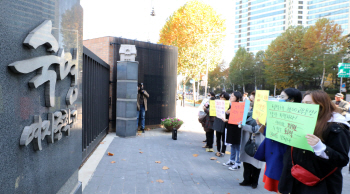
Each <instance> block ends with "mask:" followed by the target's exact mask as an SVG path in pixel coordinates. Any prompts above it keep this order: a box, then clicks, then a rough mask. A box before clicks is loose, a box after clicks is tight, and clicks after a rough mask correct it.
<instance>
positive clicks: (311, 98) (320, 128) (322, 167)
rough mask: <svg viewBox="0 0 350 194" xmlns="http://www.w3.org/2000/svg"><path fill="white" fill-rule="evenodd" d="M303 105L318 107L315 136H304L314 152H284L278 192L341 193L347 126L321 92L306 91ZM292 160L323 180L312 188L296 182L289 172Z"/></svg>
mask: <svg viewBox="0 0 350 194" xmlns="http://www.w3.org/2000/svg"><path fill="white" fill-rule="evenodd" d="M303 103H307V104H319V105H320V110H319V113H318V119H317V123H316V128H315V131H314V134H308V135H307V136H306V138H307V141H308V144H309V145H310V146H311V147H312V148H313V150H314V152H311V151H307V150H302V149H298V148H293V147H292V148H290V149H288V150H287V151H286V153H285V155H284V158H283V163H284V166H283V170H282V175H281V178H280V182H279V185H278V190H279V192H280V193H282V194H310V193H315V194H316V193H322V194H341V193H342V186H343V185H342V184H343V177H342V173H341V170H342V168H343V167H344V166H346V165H347V163H348V162H349V157H348V153H349V148H350V132H349V127H350V125H349V124H348V123H347V122H346V120H345V118H344V117H343V116H342V115H341V114H340V110H338V109H337V108H336V107H335V105H334V104H333V103H332V102H331V99H330V98H329V96H328V94H327V93H325V92H323V91H312V92H307V93H306V94H305V95H304V99H303ZM292 161H293V162H294V165H296V164H298V165H300V166H301V167H303V168H305V169H306V170H307V171H309V172H310V173H312V174H313V175H315V176H317V177H318V178H320V179H322V178H324V180H321V181H320V182H318V183H317V184H316V185H314V186H308V185H306V184H304V183H302V182H300V181H298V180H297V179H296V178H295V177H293V176H292V173H291V169H292V167H293V163H292ZM334 170H335V171H334ZM304 174H305V173H303V175H304ZM327 175H329V176H327ZM301 176H302V175H300V176H299V178H300V177H301ZM299 178H298V179H299Z"/></svg>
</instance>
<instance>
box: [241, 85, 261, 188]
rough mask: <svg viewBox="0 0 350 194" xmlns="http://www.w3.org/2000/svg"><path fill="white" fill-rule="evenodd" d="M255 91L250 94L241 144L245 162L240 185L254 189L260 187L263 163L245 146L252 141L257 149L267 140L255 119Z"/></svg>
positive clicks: (242, 158)
mask: <svg viewBox="0 0 350 194" xmlns="http://www.w3.org/2000/svg"><path fill="white" fill-rule="evenodd" d="M254 99H255V91H253V92H252V93H251V94H250V97H249V100H250V101H251V103H250V105H251V109H250V110H249V112H248V118H247V121H246V124H245V125H244V126H243V127H242V144H241V151H240V153H241V156H240V159H241V162H243V181H242V182H241V183H239V185H241V186H251V187H252V188H253V189H255V188H257V187H258V181H259V176H260V171H261V168H262V167H263V164H264V163H263V162H261V161H259V160H257V159H255V158H254V157H252V156H249V155H248V154H247V153H246V152H245V149H244V148H245V145H246V144H247V142H248V141H249V140H250V139H251V140H253V141H254V143H255V144H256V146H257V147H259V145H260V144H261V142H262V141H263V140H264V139H265V137H264V136H263V135H262V134H261V133H260V131H259V126H258V125H257V123H256V121H255V119H253V117H252V115H253V108H254Z"/></svg>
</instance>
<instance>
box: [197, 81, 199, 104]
mask: <svg viewBox="0 0 350 194" xmlns="http://www.w3.org/2000/svg"><path fill="white" fill-rule="evenodd" d="M197 100H199V79H198V82H197Z"/></svg>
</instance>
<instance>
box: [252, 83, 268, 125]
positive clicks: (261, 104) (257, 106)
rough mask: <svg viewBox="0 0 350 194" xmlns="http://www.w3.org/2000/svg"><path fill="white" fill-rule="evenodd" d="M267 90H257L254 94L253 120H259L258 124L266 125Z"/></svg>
mask: <svg viewBox="0 0 350 194" xmlns="http://www.w3.org/2000/svg"><path fill="white" fill-rule="evenodd" d="M269 94H270V91H269V90H257V91H256V93H255V100H254V108H253V119H256V118H259V122H260V123H261V124H263V125H266V116H267V104H266V102H267V101H268V100H269Z"/></svg>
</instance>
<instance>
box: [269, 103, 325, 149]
mask: <svg viewBox="0 0 350 194" xmlns="http://www.w3.org/2000/svg"><path fill="white" fill-rule="evenodd" d="M318 110H319V105H315V104H301V103H292V102H273V101H268V102H267V129H266V137H267V138H269V139H272V140H275V141H278V142H281V143H283V144H286V145H289V146H293V147H297V148H300V149H304V150H310V151H313V149H312V148H311V146H310V145H309V144H308V143H307V140H306V137H305V136H306V134H314V130H315V126H316V122H317V116H318Z"/></svg>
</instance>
